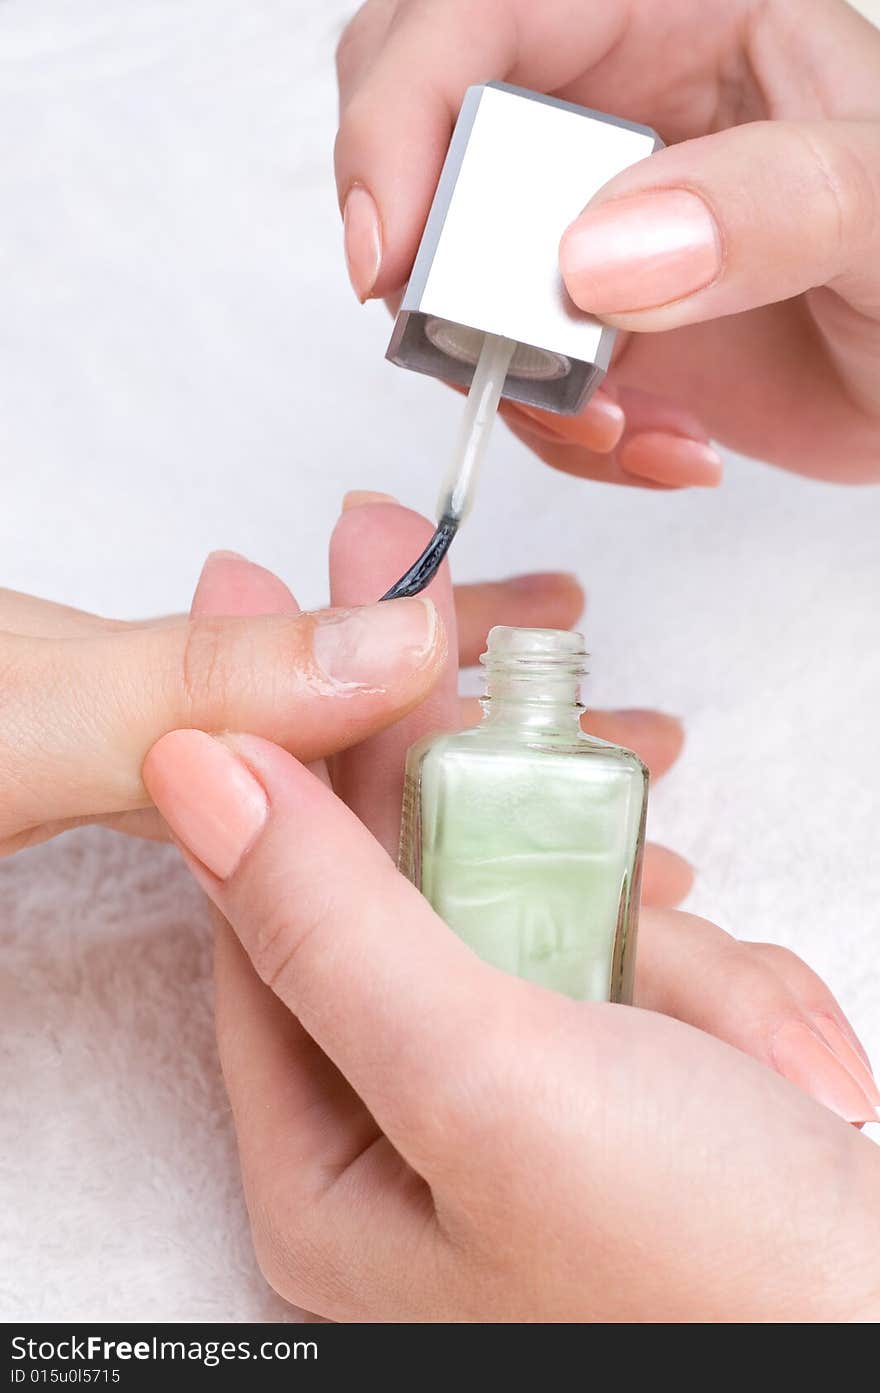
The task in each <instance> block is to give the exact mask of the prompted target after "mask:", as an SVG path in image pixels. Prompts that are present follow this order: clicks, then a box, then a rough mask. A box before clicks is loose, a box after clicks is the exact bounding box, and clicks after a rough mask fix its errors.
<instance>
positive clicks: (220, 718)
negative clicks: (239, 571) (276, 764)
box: [0, 598, 445, 835]
mask: <svg viewBox="0 0 880 1393" xmlns="http://www.w3.org/2000/svg"><path fill="white" fill-rule="evenodd" d="M444 661H445V636H444V634H443V631H442V629H441V628H440V626H439V625H438V624H437V620H436V614H435V612H434V609H433V606H432V605H431V603H430V601H424V600H422V599H421V598H419V599H413V600H402V601H392V602H390V603H387V604H383V605H376V606H371V607H370V606H368V607H366V608H364V609H361V610H351V611H344V610H336V611H318V612H317V613H316V614H306V615H300V616H297V617H292V618H290V617H286V616H264V617H256V618H241V617H239V618H236V617H233V618H228V619H226V618H224V619H197V620H193V621H186V620H182V621H178V622H177V623H176V624H173V625H168V626H159V627H157V628H148V629H125V630H120V631H118V632H113V633H110V634H107V635H101V636H98V637H94V638H72V639H69V640H65V641H64V642H63V643H56V642H54V641H50V640H32V639H24V638H19V637H15V636H7V637H6V638H5V639H4V640H3V643H2V650H0V663H2V666H3V668H4V673H5V681H4V684H3V690H2V695H0V702H2V711H0V716H2V722H0V728H2V747H0V761H2V769H3V782H4V787H6V788H7V789H8V790H9V791H10V792H9V795H8V796H7V798H6V799H5V800H4V808H3V814H2V817H3V823H2V826H0V831H2V832H3V833H5V834H7V835H8V834H11V833H12V832H16V831H19V830H21V829H23V828H26V827H29V826H34V825H36V824H38V823H41V822H44V821H52V820H56V819H59V818H67V817H82V816H94V815H97V814H103V813H115V812H122V811H126V810H128V809H130V808H137V807H141V806H143V805H145V804H146V803H147V802H148V799H147V796H146V793H145V791H144V788H143V784H142V782H141V777H140V766H141V763H142V761H143V758H144V755H145V754H146V751H147V750H148V749H149V748H150V745H151V744H153V742H154V741H155V740H156V738H158V736H159V735H160V734H162V732H163V731H166V730H169V729H173V728H175V727H179V726H189V725H197V726H199V727H200V728H202V729H208V730H224V729H229V728H230V727H232V726H243V727H244V728H245V729H249V730H252V731H256V732H257V733H261V734H266V735H271V736H273V738H275V739H277V740H278V741H279V742H280V743H282V744H285V745H288V746H289V747H290V748H291V749H295V750H296V752H297V754H298V755H300V756H301V757H302V758H303V759H305V760H314V759H316V758H319V757H320V756H322V755H324V754H327V753H329V752H331V751H333V750H337V749H340V748H342V747H343V746H345V745H346V744H349V743H352V742H355V741H357V740H361V739H363V738H365V736H367V735H369V734H372V733H373V732H374V731H376V730H378V729H379V728H380V727H381V726H382V725H384V724H386V723H387V722H388V721H391V720H394V719H395V718H396V717H398V716H400V715H401V714H403V713H405V712H406V711H408V710H410V709H411V708H412V707H413V706H414V705H417V704H418V702H419V701H421V700H422V699H423V698H424V696H425V695H426V694H427V692H428V690H429V689H430V687H431V684H432V682H433V681H434V679H435V677H436V675H437V674H438V672H439V671H440V670H441V669H442V667H443V664H444Z"/></svg>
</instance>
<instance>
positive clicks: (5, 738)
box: [0, 499, 690, 904]
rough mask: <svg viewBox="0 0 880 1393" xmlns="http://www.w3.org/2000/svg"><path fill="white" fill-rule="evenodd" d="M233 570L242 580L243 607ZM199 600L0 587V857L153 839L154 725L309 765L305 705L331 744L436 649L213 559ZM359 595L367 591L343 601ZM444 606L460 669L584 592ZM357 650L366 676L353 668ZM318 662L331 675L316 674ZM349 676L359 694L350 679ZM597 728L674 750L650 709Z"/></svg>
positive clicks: (573, 605) (519, 584) (560, 586)
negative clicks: (307, 608)
mask: <svg viewBox="0 0 880 1393" xmlns="http://www.w3.org/2000/svg"><path fill="white" fill-rule="evenodd" d="M354 501H357V499H354ZM355 511H357V510H355ZM239 573H243V574H245V575H246V576H247V606H246V607H245V609H244V610H243V609H242V602H241V596H240V595H239V594H238V593H237V581H236V576H237V575H238V574H239ZM218 575H222V576H223V577H224V582H223V583H224V587H225V588H224V600H223V606H222V608H223V614H224V617H223V618H217V617H215V616H216V607H215V610H214V615H211V614H210V613H208V612H207V611H209V610H210V608H211V606H210V601H211V597H212V594H213V593H214V589H215V587H216V584H217V581H216V577H217V576H218ZM212 577H213V578H212ZM279 588H280V591H281V598H280V600H279V596H278V591H279ZM381 593H382V591H381V589H377V590H376V591H375V595H380V594H381ZM200 594H201V597H202V602H203V606H207V611H206V612H205V613H203V615H202V617H194V618H188V617H187V616H185V615H179V616H176V617H171V618H166V619H160V620H156V621H152V622H148V623H138V624H125V623H120V622H115V621H113V620H108V619H102V618H99V617H98V616H97V615H93V614H85V613H83V612H82V611H80V610H75V609H70V608H68V607H67V606H64V605H57V604H52V603H50V602H49V601H47V600H38V599H34V598H33V597H31V596H28V595H21V594H17V593H16V592H14V591H11V590H2V591H0V679H2V680H0V855H4V854H8V853H10V852H13V851H17V850H19V849H20V848H22V847H25V846H30V845H32V844H33V843H35V842H39V841H43V840H44V839H45V838H47V837H50V836H52V835H54V834H55V833H57V832H61V831H64V830H65V829H67V828H69V827H73V826H76V825H78V824H80V823H83V822H103V823H106V824H109V825H111V826H114V827H118V828H120V829H121V830H123V831H127V832H134V833H137V834H139V835H144V836H152V837H162V836H165V835H166V829H165V826H164V823H162V821H161V819H160V818H159V817H158V816H157V814H156V812H155V810H154V809H153V808H151V807H150V806H149V803H150V800H149V795H148V794H147V792H146V790H145V788H144V786H143V782H142V780H141V765H142V763H143V760H144V756H145V755H146V752H147V750H148V749H149V748H150V746H151V745H152V744H153V743H154V742H155V741H156V740H158V738H159V736H160V735H162V734H164V733H165V732H166V731H169V730H174V729H175V728H177V727H180V726H196V727H198V728H199V729H201V730H209V731H221V730H228V729H231V730H248V731H255V732H258V733H259V734H260V735H264V736H266V737H267V738H269V739H271V740H273V741H276V742H277V743H278V744H280V745H283V746H285V747H287V748H289V749H292V750H294V751H295V752H296V753H297V754H298V755H300V756H302V757H305V758H308V757H309V753H310V750H312V749H314V748H316V746H315V725H314V722H315V718H316V712H317V711H320V712H321V713H322V719H323V717H324V715H326V716H327V717H328V719H330V720H331V723H332V729H333V732H334V740H335V741H336V742H337V743H342V742H343V734H342V733H343V730H345V731H347V732H348V735H347V738H348V739H350V740H352V741H356V740H360V739H363V737H364V736H365V735H368V734H370V733H371V732H372V731H374V730H376V729H377V728H378V727H379V726H380V725H385V724H387V723H388V721H389V720H393V719H394V718H395V717H396V716H399V715H401V714H403V712H404V711H405V710H407V709H408V708H409V707H410V706H413V705H414V704H416V703H418V702H420V701H421V700H422V699H423V698H424V697H425V695H426V693H427V692H428V691H429V689H430V688H431V686H432V685H433V683H434V681H435V680H436V678H437V675H438V672H439V668H440V665H441V663H442V645H441V644H440V643H439V641H438V644H437V645H436V646H435V647H434V648H432V649H431V650H430V651H428V650H426V651H425V653H423V654H420V653H419V652H418V644H414V646H411V647H410V648H407V646H406V644H404V645H403V646H401V645H400V644H399V643H392V642H391V632H392V630H393V629H394V628H395V626H396V625H397V623H398V617H399V623H400V625H402V626H403V627H406V626H407V625H408V624H410V623H412V624H417V623H420V622H421V620H422V618H423V616H424V613H425V611H424V606H423V605H418V604H417V605H414V606H405V607H403V608H401V607H399V606H392V607H389V606H387V605H385V606H382V607H381V608H380V607H377V608H375V609H371V610H365V611H364V612H363V613H361V614H359V615H358V616H357V617H356V618H355V619H353V621H352V625H351V626H349V627H348V628H346V627H345V626H342V625H340V623H339V616H333V615H328V614H317V615H314V616H311V617H308V618H301V617H300V618H297V617H296V616H295V614H294V613H292V612H291V608H290V597H289V594H288V592H287V591H285V590H284V588H283V587H279V585H278V582H277V581H276V580H275V577H274V576H271V575H270V574H269V573H268V572H266V571H263V570H262V569H260V568H259V567H256V566H249V565H247V563H244V562H242V561H241V559H240V558H236V557H234V556H232V555H230V554H225V553H219V554H218V555H217V556H216V557H215V558H214V559H213V561H212V565H211V566H210V567H209V568H208V571H207V573H206V575H205V577H204V578H203V581H202V585H201V590H200ZM366 598H373V597H372V596H369V597H368V596H367V595H366V592H363V591H362V592H361V594H360V595H359V596H358V599H366ZM457 602H458V608H459V613H460V616H461V621H462V622H461V640H462V661H463V663H472V662H474V661H475V659H476V655H477V654H478V653H479V651H480V648H481V645H482V643H483V641H484V639H485V636H486V633H487V631H488V629H489V628H490V627H491V625H492V624H496V623H498V624H535V625H539V626H542V625H544V626H549V627H553V628H557V627H561V628H565V627H567V626H568V625H570V624H571V623H573V621H574V620H575V619H576V618H577V616H578V614H579V612H580V609H581V607H582V604H583V594H582V592H581V590H580V587H579V586H578V584H577V582H576V581H575V580H574V579H573V578H572V577H569V576H563V575H557V574H549V575H543V576H541V575H539V576H520V577H516V578H515V579H513V580H509V581H502V582H497V583H494V584H487V585H469V586H463V587H461V589H460V590H459V592H458V596H457ZM337 603H338V604H345V603H347V602H346V601H345V600H344V599H342V600H337ZM255 607H256V608H257V609H258V610H259V611H260V617H258V618H256V619H255V618H254V617H253V610H254V608H255ZM368 625H371V626H373V627H372V628H371V629H370V630H369V632H370V633H375V635H376V642H375V644H372V645H371V646H368V647H366V648H365V647H363V646H359V645H358V644H357V643H356V636H357V635H358V634H361V633H366V632H367V629H366V628H365V626H368ZM382 630H384V631H385V632H387V633H388V635H389V638H388V642H387V643H385V644H384V645H383V643H382V641H381V639H379V637H378V635H379V633H380V631H382ZM316 645H317V646H316ZM334 645H336V647H334ZM365 654H369V655H370V659H369V660H370V662H371V663H372V664H374V665H375V670H373V671H372V672H366V671H359V668H358V665H359V664H360V663H362V662H363V661H364V655H365ZM386 654H387V655H389V657H388V661H392V662H393V664H395V666H394V669H393V671H391V670H388V669H386V656H385V655H386ZM323 666H329V667H330V668H331V669H332V670H333V676H332V677H329V678H328V677H324V678H322V677H321V675H320V673H321V669H322V667H323ZM354 680H357V681H359V682H360V684H361V685H360V687H359V688H358V687H351V686H350V685H349V684H350V683H351V682H352V681H354ZM328 698H329V700H328ZM333 712H335V715H331V713H333ZM470 718H471V715H469V714H468V712H467V711H465V713H464V717H463V719H464V720H467V719H470ZM596 729H597V731H598V733H599V734H602V735H607V736H608V738H609V739H613V740H618V741H621V742H622V743H624V744H628V745H631V746H634V747H635V748H637V749H638V751H639V753H640V754H641V755H642V757H643V758H644V759H645V760H646V761H647V762H648V763H649V764H650V765H651V766H652V769H653V770H654V771H655V772H658V771H659V772H662V770H663V769H664V768H666V767H668V765H669V764H671V763H672V761H673V760H674V759H675V757H676V755H677V754H678V751H679V749H680V746H681V738H682V737H681V729H680V727H679V725H678V723H677V722H676V721H673V720H671V719H670V718H669V717H665V716H662V715H660V713H659V712H649V711H632V712H620V713H616V714H615V713H607V714H605V715H601V716H600V717H599V718H598V720H597V723H596ZM319 745H320V742H319ZM649 869H650V872H651V877H650V878H649V880H648V882H647V890H648V893H649V895H650V896H651V898H652V902H660V903H664V904H673V903H675V902H677V900H679V899H680V898H681V897H682V895H684V894H685V893H686V891H687V888H688V886H689V884H690V871H689V869H688V867H687V865H686V864H685V863H684V862H682V861H681V859H680V858H679V857H675V856H673V854H672V853H671V852H663V851H661V850H659V849H658V851H657V852H656V853H654V854H653V855H652V858H651V864H650V867H649ZM658 896H659V899H658Z"/></svg>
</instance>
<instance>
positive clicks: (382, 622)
mask: <svg viewBox="0 0 880 1393" xmlns="http://www.w3.org/2000/svg"><path fill="white" fill-rule="evenodd" d="M437 628H438V626H437V611H436V610H435V608H434V606H433V604H432V603H431V601H430V600H428V599H426V598H425V597H424V596H423V595H417V596H415V597H413V598H411V599H406V600H386V601H384V602H383V603H382V604H375V605H364V607H363V608H362V609H346V610H328V611H326V612H325V613H322V614H319V615H317V616H316V620H315V630H314V648H313V652H314V656H315V662H316V663H317V665H318V668H319V669H320V671H321V672H322V673H323V674H324V675H325V676H326V677H328V678H329V679H330V680H331V681H332V682H333V683H334V684H341V685H343V686H357V687H387V686H390V685H391V684H392V683H394V682H397V681H399V680H400V679H401V678H403V677H406V676H407V675H408V674H409V673H411V672H412V671H413V670H414V669H417V668H419V667H421V666H422V664H423V663H424V662H425V661H426V659H427V658H428V657H429V656H430V655H431V653H432V652H433V650H434V648H435V645H436V643H437V638H438V635H437Z"/></svg>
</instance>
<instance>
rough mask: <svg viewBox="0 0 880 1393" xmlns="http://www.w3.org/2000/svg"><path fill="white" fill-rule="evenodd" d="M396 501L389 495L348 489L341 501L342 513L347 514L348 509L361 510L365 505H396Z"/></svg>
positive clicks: (369, 490)
mask: <svg viewBox="0 0 880 1393" xmlns="http://www.w3.org/2000/svg"><path fill="white" fill-rule="evenodd" d="M396 502H397V499H396V498H395V497H394V495H393V494H390V493H376V492H375V491H374V490H373V489H349V491H348V493H347V494H346V495H345V497H344V498H343V500H342V511H343V512H344V513H347V512H348V510H349V508H363V507H365V505H366V504H367V503H396Z"/></svg>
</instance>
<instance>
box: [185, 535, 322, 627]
mask: <svg viewBox="0 0 880 1393" xmlns="http://www.w3.org/2000/svg"><path fill="white" fill-rule="evenodd" d="M296 612H297V603H296V600H295V599H294V597H293V595H292V594H291V592H290V590H289V589H288V587H287V586H286V585H285V584H284V581H283V580H281V579H279V577H278V576H276V575H275V574H274V573H273V572H272V571H269V570H267V569H266V568H265V566H259V565H257V563H256V562H254V561H248V559H247V557H245V556H242V555H240V553H239V552H237V551H212V552H211V553H210V554H209V556H208V557H207V559H206V561H205V564H204V566H203V567H202V570H201V574H200V575H199V579H198V581H197V583H196V588H195V592H194V594H193V599H192V604H191V606H190V614H191V616H192V617H193V618H194V619H197V618H200V617H205V616H208V615H212V616H219V615H222V616H225V617H227V618H229V617H235V616H239V617H242V616H249V615H254V614H290V613H294V614H295V613H296Z"/></svg>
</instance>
